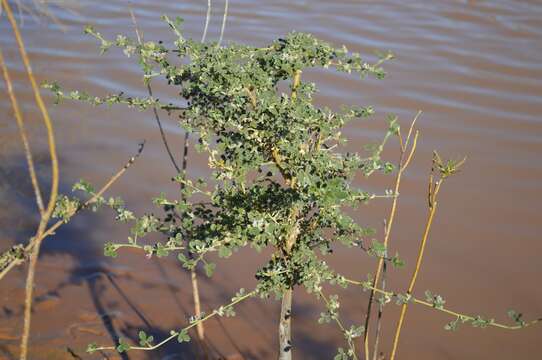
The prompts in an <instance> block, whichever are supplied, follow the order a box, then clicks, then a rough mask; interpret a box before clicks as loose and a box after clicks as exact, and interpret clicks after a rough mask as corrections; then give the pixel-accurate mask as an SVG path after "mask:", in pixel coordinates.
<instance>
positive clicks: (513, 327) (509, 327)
mask: <svg viewBox="0 0 542 360" xmlns="http://www.w3.org/2000/svg"><path fill="white" fill-rule="evenodd" d="M343 281H344V282H346V283H348V284H352V285H358V286H361V287H362V288H363V289H364V290H371V291H374V292H375V293H378V294H382V295H384V296H386V297H390V298H395V299H397V300H399V301H401V302H402V303H403V302H404V301H408V302H412V303H414V304H419V305H423V306H426V307H429V308H431V309H434V310H437V311H440V312H443V313H445V314H449V315H452V316H454V317H457V318H458V319H463V321H464V322H467V321H471V322H474V321H477V320H480V317H479V316H472V315H467V314H463V313H460V312H457V311H453V310H450V309H447V308H445V307H443V306H435V304H434V303H432V302H429V301H424V300H420V299H418V298H415V297H413V296H412V295H410V294H401V293H396V292H392V291H385V290H382V289H379V288H376V287H373V286H372V284H371V281H356V280H351V279H346V278H343ZM405 299H407V300H405ZM538 323H542V318H539V319H535V320H531V321H528V322H524V323H522V324H518V325H506V324H502V323H498V322H495V321H493V320H492V319H491V320H488V321H487V322H486V325H487V326H493V327H496V328H500V329H504V330H519V329H523V328H526V327H528V326H533V325H535V324H538Z"/></svg>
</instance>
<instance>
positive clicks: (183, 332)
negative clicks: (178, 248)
mask: <svg viewBox="0 0 542 360" xmlns="http://www.w3.org/2000/svg"><path fill="white" fill-rule="evenodd" d="M257 293H258V291H257V290H253V291H251V292H249V293H246V294H244V295H241V296H236V297H234V298H233V299H232V301H231V302H230V303H229V304H227V305H223V306H221V307H219V308H218V309H215V310H213V312H212V313H210V314H209V315H206V316H204V317H202V318H200V319H197V320H195V321H192V322H191V323H190V325H187V326H185V327H184V328H182V329H181V330H179V331H176V330H172V331H171V332H170V334H171V335H170V336H169V337H167V338H165V339H164V340H162V341H160V342H159V343H157V344H155V345H147V346H126V347H124V348H121V349H122V351H127V350H143V351H151V350H156V349H158V348H159V347H161V346H163V345H164V344H166V343H168V342H170V341H171V340H173V339H175V338H178V340H179V342H182V341H189V340H190V339H189V338H188V339H186V338H184V337H183V335H184V336H187V332H188V330H190V329H191V328H193V327H195V326H197V325H198V324H200V323H203V322H204V321H207V320H209V319H210V318H212V317H214V316H215V315H220V316H222V315H224V312H225V311H227V310H228V309H231V308H232V307H233V306H235V305H237V304H238V303H240V302H242V301H244V300H246V299H248V298H250V297H252V296H254V295H256V294H257ZM119 345H123V344H122V343H121V344H119ZM102 350H119V346H97V345H96V344H90V345H89V346H88V348H87V352H89V353H93V352H95V351H102Z"/></svg>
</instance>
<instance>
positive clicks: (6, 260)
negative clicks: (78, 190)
mask: <svg viewBox="0 0 542 360" xmlns="http://www.w3.org/2000/svg"><path fill="white" fill-rule="evenodd" d="M144 145H145V143H144V142H143V143H141V144H140V145H139V149H138V151H137V154H136V155H134V156H133V157H131V158H130V159H129V160H128V162H127V163H126V165H124V167H123V168H122V169H120V170H119V171H118V172H117V173H116V174H115V175H113V176H112V177H111V178H110V179H109V181H107V183H106V184H105V185H104V186H103V187H102V188H101V189H100V190H99V191H98V192H97V193H96V194H94V196H92V197H91V198H90V199H89V200H87V201H86V202H85V203H83V204H82V205H81V206H79V207H78V208H76V209H74V210H72V211H71V213H69V214H68V215H67V217H66V219H63V220H59V221H57V222H56V223H55V224H53V225H52V226H51V227H50V228H49V229H47V230H46V231H44V232H43V234H42V235H41V236H40V237H33V238H31V239H30V241H29V243H28V244H27V245H26V246H25V247H24V248H22V247H21V246H20V245H16V246H13V247H12V248H11V249H9V250H8V251H6V252H4V253H3V254H2V255H1V256H0V267H1V268H2V270H1V272H0V280H2V279H3V278H4V276H6V274H7V273H8V272H9V271H10V270H12V269H13V268H14V267H15V266H18V265H21V264H23V263H24V262H25V261H26V260H27V258H28V255H29V254H30V252H31V251H32V249H33V248H34V246H35V244H36V242H37V241H41V240H43V239H45V238H46V237H48V236H50V235H53V234H54V233H55V231H56V230H57V229H58V228H59V227H60V226H62V225H63V224H65V223H66V222H67V221H69V220H70V219H71V218H72V217H73V216H74V215H75V214H77V213H79V212H80V211H81V210H84V209H86V208H88V207H89V206H90V205H92V204H94V203H95V202H97V200H98V199H99V198H101V196H102V195H103V194H104V193H105V192H106V191H107V189H109V188H110V187H111V185H113V183H115V182H116V181H117V180H118V179H119V178H120V177H121V176H122V175H123V174H124V173H125V172H126V170H127V169H128V168H129V167H130V166H131V165H132V164H133V163H134V162H135V161H136V159H137V158H138V157H139V155H140V154H141V152H142V151H143V148H144Z"/></svg>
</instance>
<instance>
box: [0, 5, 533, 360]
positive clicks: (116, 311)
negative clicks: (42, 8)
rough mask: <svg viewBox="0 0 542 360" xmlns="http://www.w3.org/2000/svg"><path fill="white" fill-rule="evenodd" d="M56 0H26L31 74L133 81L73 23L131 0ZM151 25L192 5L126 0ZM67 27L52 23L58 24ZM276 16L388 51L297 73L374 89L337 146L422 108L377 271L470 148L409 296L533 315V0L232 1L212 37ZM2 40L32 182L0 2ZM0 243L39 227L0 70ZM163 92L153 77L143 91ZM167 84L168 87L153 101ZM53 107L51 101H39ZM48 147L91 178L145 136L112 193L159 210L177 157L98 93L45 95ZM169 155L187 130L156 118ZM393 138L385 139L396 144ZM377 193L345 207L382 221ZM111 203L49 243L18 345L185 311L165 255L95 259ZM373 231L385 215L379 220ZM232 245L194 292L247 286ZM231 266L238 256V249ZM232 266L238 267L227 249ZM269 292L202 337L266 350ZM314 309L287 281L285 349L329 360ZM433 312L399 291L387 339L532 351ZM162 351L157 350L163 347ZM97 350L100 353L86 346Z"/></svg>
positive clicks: (102, 88) (11, 304)
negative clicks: (453, 160) (363, 77)
mask: <svg viewBox="0 0 542 360" xmlns="http://www.w3.org/2000/svg"><path fill="white" fill-rule="evenodd" d="M68 4H69V5H70V6H69V7H68V8H60V7H55V6H53V7H51V8H50V10H51V12H52V14H54V15H55V16H56V18H57V19H58V21H59V22H60V23H61V24H62V26H60V25H58V24H56V25H55V23H54V22H51V21H50V20H46V19H41V20H39V19H38V20H36V19H33V18H32V16H30V15H28V14H25V15H24V27H23V35H24V38H25V40H26V43H27V46H28V51H29V53H30V57H31V59H32V62H33V66H34V70H35V72H36V73H37V74H38V78H39V80H45V79H55V80H57V81H59V82H61V83H63V84H64V85H65V86H66V87H68V88H78V89H86V90H88V91H90V92H94V93H97V94H105V93H107V92H118V91H119V90H126V91H127V92H129V93H131V94H135V95H144V91H145V89H144V87H143V86H142V83H141V82H140V80H139V71H138V69H137V66H135V65H134V64H133V63H131V62H130V61H126V59H125V58H124V57H123V55H122V54H121V53H118V52H114V51H113V52H111V53H109V54H107V55H106V56H99V55H98V53H97V50H96V47H95V43H94V42H93V41H92V39H89V38H87V37H85V36H84V35H82V28H83V26H84V25H85V24H89V23H90V24H93V25H95V26H96V27H97V28H99V30H100V31H101V32H102V33H104V34H106V35H111V34H115V33H119V32H122V33H126V32H130V31H132V27H131V20H130V18H129V15H128V8H127V3H126V2H124V1H118V0H110V1H107V2H102V1H100V2H96V1H80V2H68ZM132 4H133V8H134V10H135V13H136V16H137V18H138V20H139V25H140V27H141V28H142V30H143V32H144V36H145V38H147V39H161V38H162V39H170V38H171V35H170V34H169V33H168V30H167V28H166V26H164V24H163V23H162V22H161V21H160V20H159V16H160V15H161V14H169V15H172V16H177V15H178V16H182V17H183V18H185V20H186V22H185V25H184V28H185V29H186V33H187V35H188V36H192V37H195V38H200V37H201V32H202V28H203V20H204V13H205V4H206V2H205V1H203V0H201V1H179V2H167V1H133V2H132ZM222 6H223V3H222V2H218V1H217V2H216V4H215V7H214V8H213V18H212V21H211V24H210V32H209V37H210V38H212V39H216V38H217V37H218V34H219V28H220V21H221V17H222ZM62 30H64V32H63V31H62ZM289 30H298V31H306V32H312V33H314V34H315V35H316V36H318V37H321V38H323V39H326V40H329V41H331V42H333V43H335V44H337V45H340V44H345V45H346V46H347V47H348V48H350V49H351V50H354V51H359V52H361V53H363V54H371V53H372V52H373V51H375V50H391V51H392V52H394V53H395V54H396V55H397V59H396V60H394V61H393V62H392V63H390V64H389V65H388V66H387V70H388V73H389V76H388V77H387V79H386V80H385V81H374V80H368V81H364V82H357V81H354V80H352V79H350V78H348V77H344V76H342V75H338V74H330V73H312V74H310V77H311V80H314V81H316V82H317V83H318V84H319V86H320V90H321V92H320V95H319V98H318V101H320V102H321V103H323V104H326V105H330V106H336V105H338V104H340V103H349V104H360V105H366V104H371V105H373V106H374V107H375V108H376V109H377V115H376V116H375V117H374V119H373V120H372V121H370V122H367V123H357V124H354V125H352V126H350V127H349V128H348V129H347V134H348V136H349V138H350V139H351V141H350V143H349V147H350V148H351V149H352V150H357V149H361V147H362V145H363V144H365V143H367V142H375V141H377V140H378V139H379V136H381V135H382V131H383V129H384V126H385V125H384V119H385V118H386V115H387V114H389V113H395V114H398V115H399V117H400V118H401V119H402V120H403V122H407V121H408V120H409V119H410V118H411V117H412V116H413V115H414V114H415V112H416V111H417V110H418V109H420V110H423V111H424V113H423V116H422V118H421V119H420V121H419V127H420V131H421V139H420V144H419V147H418V153H417V158H416V159H415V161H414V162H413V164H412V166H411V168H410V169H409V171H408V173H407V174H406V176H405V179H404V186H403V189H402V191H401V200H400V205H399V217H398V220H397V224H396V225H397V226H396V227H395V228H394V230H393V238H392V247H393V249H394V250H397V251H399V253H400V254H401V255H402V256H403V257H404V258H405V259H406V260H407V267H406V269H405V270H403V271H393V272H392V273H391V274H390V275H391V280H390V281H389V284H390V286H391V287H393V288H396V289H404V287H405V282H406V280H407V277H408V275H409V274H410V272H411V270H412V264H413V263H414V256H415V251H416V247H417V243H418V240H419V238H420V235H421V232H422V226H423V221H424V217H425V213H426V208H425V206H426V205H425V194H424V192H425V190H426V182H427V173H428V170H429V167H430V157H431V152H432V150H433V149H438V150H439V151H440V153H441V154H443V155H445V156H451V157H454V156H467V157H468V162H467V165H466V166H465V168H464V170H463V172H462V173H461V174H460V175H459V176H457V177H455V178H453V179H451V180H450V181H449V183H447V184H446V185H445V187H444V188H443V190H442V193H441V194H442V197H441V201H440V205H439V206H440V209H439V212H438V214H437V217H436V221H435V225H434V227H433V231H432V234H431V238H430V242H429V246H428V249H427V257H426V261H425V263H424V266H423V269H422V273H421V275H420V277H419V282H418V286H417V289H418V290H417V293H418V294H420V295H422V296H423V291H424V290H425V289H431V290H433V291H434V292H436V293H439V294H442V295H443V296H444V298H445V299H446V301H447V305H449V306H450V307H451V308H453V309H458V310H464V311H465V312H467V313H472V314H484V315H487V316H494V317H496V318H497V319H498V320H505V321H506V311H507V310H508V309H509V308H513V307H516V308H518V309H520V310H521V311H523V313H524V314H525V318H527V319H529V318H533V317H536V316H540V315H541V314H542V288H541V287H540V286H539V284H540V275H541V274H542V263H541V261H540V253H541V252H542V242H541V241H540V233H541V230H542V222H541V221H540V213H541V211H542V183H541V182H540V179H541V178H542V161H541V160H540V155H541V154H542V119H541V118H540V114H541V113H542V62H541V59H542V4H541V3H540V2H537V1H522V2H515V1H491V2H490V1H469V2H464V1H439V2H433V1H425V2H423V1H408V2H406V1H317V0H313V1H282V0H280V1H239V0H237V1H231V3H230V12H229V18H228V24H227V27H226V32H225V40H226V41H238V42H243V43H250V44H254V45H263V44H266V43H267V42H269V41H271V40H272V39H274V38H275V37H277V36H281V35H283V34H284V33H285V32H287V31H289ZM0 45H1V46H2V48H3V50H4V52H5V53H6V56H7V58H8V63H9V66H10V68H11V69H12V72H13V77H15V80H16V84H15V85H16V90H17V91H18V94H19V96H20V100H21V102H22V104H23V108H24V112H25V115H26V116H27V121H28V127H29V128H30V133H31V135H32V136H33V139H35V140H34V143H33V146H34V149H35V151H36V152H37V154H38V155H37V163H38V166H39V175H40V177H41V178H42V179H43V181H44V184H46V183H47V177H48V170H49V169H48V165H47V157H46V154H45V153H44V148H45V143H44V141H43V140H40V138H43V129H42V128H41V127H40V123H39V116H38V114H37V112H36V109H35V107H34V105H33V103H32V101H31V100H32V98H31V94H30V92H29V86H28V84H27V82H26V80H25V78H24V74H23V73H22V68H21V66H20V65H19V62H18V57H17V54H16V49H15V47H14V42H13V39H12V37H11V33H10V30H9V28H8V23H7V21H6V19H5V18H0ZM0 86H1V89H2V91H1V92H0V93H1V94H2V95H1V98H0V99H1V101H0V119H1V121H0V156H1V162H0V199H1V202H2V204H3V206H2V211H1V212H0V224H1V226H0V246H1V248H2V249H4V248H6V247H8V246H9V245H10V244H12V243H13V242H14V241H24V240H25V239H26V237H27V236H28V235H29V234H30V232H31V229H33V226H35V223H36V218H33V217H31V216H30V215H29V214H31V213H35V210H36V209H35V206H34V205H33V199H32V192H31V188H30V185H29V184H28V182H27V180H26V168H25V163H24V158H23V156H22V150H21V146H20V145H19V143H18V141H17V139H18V138H17V132H16V128H15V126H14V121H13V120H12V116H11V110H10V107H9V104H8V102H7V100H6V97H5V96H6V94H5V92H4V91H3V89H4V87H3V84H2V85H0ZM158 90H159V89H157V91H158ZM166 96H169V95H167V94H164V95H163V96H162V97H163V98H164V97H166ZM48 101H49V103H52V101H51V99H50V98H48ZM51 114H52V116H53V118H54V119H55V124H56V129H57V136H58V139H59V152H60V156H61V173H62V179H63V183H62V190H63V191H65V192H68V191H69V188H70V184H71V183H73V182H74V181H76V180H77V179H79V178H85V179H87V180H89V181H91V182H93V183H95V184H100V183H101V182H103V181H105V179H107V178H108V177H109V176H110V175H111V174H112V173H113V172H115V171H116V169H117V168H119V167H120V166H122V164H123V163H124V162H125V161H126V159H127V158H128V157H129V156H131V155H132V154H133V152H134V151H135V149H136V148H137V143H138V142H139V141H141V140H142V139H146V140H147V146H146V149H145V151H144V154H143V156H142V157H141V159H140V160H139V161H138V162H137V163H136V164H135V165H134V167H133V168H131V169H130V170H129V173H128V174H127V175H126V176H124V177H123V178H122V180H121V181H119V182H118V183H117V184H116V185H115V186H114V188H113V189H112V191H111V193H114V194H118V195H121V196H122V197H124V198H125V200H126V201H127V203H128V204H129V206H130V207H131V208H133V209H135V210H136V211H138V212H139V213H144V212H151V211H155V209H153V207H152V205H151V203H150V199H151V198H152V197H153V196H155V195H156V194H158V193H159V192H161V191H165V192H167V193H168V194H171V195H172V196H173V195H174V193H175V189H174V188H173V187H172V185H171V184H170V182H169V181H168V179H169V177H170V176H171V175H172V168H171V165H170V164H169V162H168V159H167V157H166V155H165V153H164V150H163V146H162V144H161V142H160V138H159V136H158V131H157V129H156V126H155V123H154V122H153V119H152V117H151V114H149V113H139V112H137V111H125V110H124V109H122V108H113V109H112V110H107V109H93V108H90V107H87V106H81V105H79V104H71V103H66V104H63V105H61V106H57V107H51ZM164 121H165V124H164V126H165V129H166V131H167V135H168V137H169V139H170V141H171V143H172V146H173V148H174V150H175V152H176V153H177V154H179V153H180V152H181V146H182V141H181V139H182V135H183V133H182V130H181V129H179V128H178V127H177V126H176V124H175V122H174V121H173V120H170V119H165V120H164ZM396 151H397V147H396V146H394V145H392V146H391V147H390V148H389V150H388V151H387V152H386V156H387V157H388V158H389V159H390V160H394V159H396V155H397V154H396ZM205 164H206V162H205V159H203V158H201V157H198V156H193V157H192V158H191V162H190V165H189V166H190V169H191V171H193V173H194V174H205V173H206V170H205V168H206V167H205ZM359 184H360V186H365V187H367V188H369V189H372V190H378V191H382V190H383V189H386V188H388V187H390V186H391V179H390V178H386V177H375V178H373V179H371V180H370V181H369V182H367V181H366V180H363V179H360V181H359ZM388 206H389V203H388V202H385V201H378V202H374V203H373V204H370V205H368V206H366V207H363V208H361V209H360V210H359V213H358V215H357V216H358V219H359V221H360V223H363V224H372V225H373V226H376V227H378V228H380V225H379V224H380V223H381V221H382V219H383V218H384V216H385V214H386V211H387V207H388ZM111 218H112V214H107V213H101V214H91V213H90V214H84V215H81V216H79V217H78V218H77V220H75V221H74V222H73V223H72V224H70V225H69V226H66V227H64V228H63V229H62V230H61V231H59V232H58V234H57V236H56V237H55V238H52V239H49V240H47V242H46V245H45V247H44V251H43V255H42V257H41V259H40V265H39V272H38V275H37V280H38V283H37V286H36V296H37V298H36V312H35V315H34V319H33V321H34V322H33V329H32V348H33V351H32V358H33V359H61V358H66V357H68V356H69V355H68V352H67V350H66V349H67V347H69V348H70V349H71V351H73V352H75V353H77V354H79V355H81V356H83V357H84V358H86V356H85V354H84V351H83V349H84V347H85V345H86V344H87V343H89V342H91V341H97V342H100V343H111V342H112V341H114V340H116V339H118V338H119V337H122V338H134V337H135V336H136V333H137V329H142V328H143V329H147V330H148V332H150V333H153V334H154V335H155V338H160V337H162V336H165V335H167V333H168V331H169V329H171V328H175V327H179V326H180V325H181V324H184V323H185V322H186V320H187V318H188V317H189V316H190V314H191V303H190V287H189V279H188V277H187V275H186V274H185V273H184V272H182V270H180V269H179V268H178V264H177V263H176V261H175V260H174V259H167V260H165V261H164V260H163V261H160V262H156V261H154V260H147V259H145V258H144V257H143V256H142V255H141V254H139V253H132V252H129V251H128V252H123V253H122V254H121V255H120V256H119V258H118V259H117V260H115V261H113V262H112V261H110V260H109V259H106V258H104V257H103V256H102V255H101V251H102V250H101V249H102V245H103V243H104V242H105V241H110V240H113V239H119V238H123V237H125V236H126V235H127V229H125V228H122V227H119V226H118V225H117V224H115V223H114V222H113V221H111ZM380 233H381V231H380ZM247 254H248V253H243V252H242V253H240V254H236V255H235V256H234V258H233V260H232V261H231V262H229V263H223V262H221V263H220V264H219V268H218V273H217V275H216V277H214V278H213V279H211V280H205V279H204V280H203V284H202V297H203V302H204V307H205V308H206V309H210V308H211V307H212V306H215V305H217V304H219V303H221V302H222V301H224V300H226V299H228V297H229V296H230V294H231V293H232V292H233V291H235V290H236V289H238V288H240V287H245V288H250V287H251V286H253V285H254V280H253V276H252V274H253V272H254V269H256V268H257V267H258V266H259V265H260V264H261V262H262V261H263V259H262V258H261V257H253V256H247ZM331 262H333V263H334V264H336V265H337V266H338V267H339V269H341V270H342V271H344V272H346V273H347V274H349V275H350V276H357V277H360V278H361V277H364V276H365V274H366V273H367V272H372V271H374V270H373V269H374V261H372V260H369V259H367V258H366V257H365V256H364V255H362V254H358V253H353V252H351V251H344V250H340V249H338V251H337V252H336V255H335V258H334V259H332V260H331ZM233 264H236V265H233ZM239 264H241V265H239ZM23 287H24V273H23V272H22V271H21V270H17V271H14V272H13V273H12V274H10V275H9V276H8V278H7V279H5V280H4V281H3V283H2V285H1V287H0V297H1V303H2V307H1V309H0V358H8V359H9V358H11V357H14V356H15V354H16V353H17V342H18V338H17V336H18V334H19V333H20V330H21V316H20V314H21V311H22V309H21V305H20V304H21V299H22V296H23ZM330 291H333V292H338V293H340V294H341V296H342V299H343V300H342V301H343V304H342V312H343V316H344V318H345V321H346V322H347V323H352V322H357V323H359V322H361V319H362V317H363V313H364V308H365V304H366V301H367V295H366V294H359V293H358V292H357V291H354V290H353V289H352V290H349V291H340V292H339V291H338V290H335V289H333V290H330ZM277 310H278V307H277V303H276V302H274V301H268V302H265V303H264V302H260V301H256V300H255V301H250V302H248V303H246V304H245V305H242V306H240V307H239V311H238V313H239V316H238V317H236V318H234V319H222V320H221V321H215V320H213V321H210V322H209V323H208V325H207V326H208V327H207V333H208V338H209V341H210V343H211V347H212V348H213V349H214V350H213V351H214V352H216V353H218V354H222V355H224V356H226V355H231V354H242V356H244V357H245V358H255V359H269V358H274V357H275V343H276V341H277V337H276V334H275V327H276V325H277V315H278V312H277ZM320 311H322V309H321V307H320V305H319V304H318V303H316V302H315V301H314V300H313V299H312V298H311V297H310V296H308V295H306V294H303V292H302V291H299V292H298V293H296V301H295V304H294V313H295V321H294V341H295V343H294V352H295V355H296V356H297V358H299V359H328V358H331V357H332V355H333V352H334V348H336V347H337V346H340V345H341V336H340V334H339V333H338V332H337V330H336V329H335V328H334V327H333V326H322V325H318V324H316V317H317V316H318V314H319V313H320ZM396 316H397V308H396V307H395V306H389V309H388V310H387V312H385V314H384V329H383V338H384V340H383V347H382V349H383V350H384V351H385V352H388V351H389V349H390V337H391V335H392V331H393V327H394V324H395V321H396ZM450 320H452V319H449V318H448V317H447V316H444V315H441V314H438V313H434V312H431V311H427V310H426V309H420V308H417V307H414V306H413V307H412V308H411V309H410V310H409V313H408V317H407V323H406V327H405V331H404V334H403V337H402V341H401V346H400V353H399V354H400V355H401V358H403V359H486V358H487V359H489V358H491V359H511V358H513V359H532V358H535V357H536V356H537V355H535V354H538V353H539V348H540V344H539V341H540V338H541V335H542V330H541V328H529V329H525V330H523V331H521V332H506V331H503V330H498V329H485V330H480V329H471V328H464V329H462V330H461V331H460V332H457V333H448V332H446V331H445V330H443V325H444V324H445V323H446V322H448V321H450ZM195 354H197V347H196V346H188V345H186V346H178V345H174V346H171V347H169V348H167V349H165V350H164V351H162V352H157V353H154V354H150V355H149V354H142V353H133V354H130V355H129V357H124V358H125V359H127V358H130V359H157V358H168V359H173V358H175V359H176V358H179V359H181V358H186V359H189V358H194V357H195V356H197V355H195ZM168 355H169V356H168ZM96 358H101V357H96Z"/></svg>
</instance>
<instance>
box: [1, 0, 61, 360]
mask: <svg viewBox="0 0 542 360" xmlns="http://www.w3.org/2000/svg"><path fill="white" fill-rule="evenodd" d="M2 3H3V5H4V9H5V11H6V15H7V17H8V20H9V22H10V24H11V28H12V29H13V33H14V35H15V39H16V41H17V46H18V48H19V53H20V55H21V58H22V60H23V64H24V67H25V70H26V73H27V75H28V79H29V80H30V84H31V86H32V91H33V92H34V98H35V100H36V104H37V105H38V108H39V109H40V112H41V114H42V116H43V122H44V124H45V128H46V129H47V140H48V143H49V156H50V157H51V172H52V181H51V191H50V195H49V202H48V204H47V208H46V209H45V211H44V212H43V214H42V216H41V220H40V223H39V225H38V230H37V232H36V237H35V238H36V239H37V240H36V241H35V242H36V244H35V246H34V249H33V251H32V254H31V255H30V267H29V269H28V275H27V278H26V286H25V289H26V296H25V310H24V325H23V335H22V339H21V354H20V358H21V360H25V359H26V358H27V354H28V340H29V337H30V321H31V308H32V296H33V295H32V293H33V289H34V276H35V270H36V264H37V261H38V256H39V249H40V245H41V239H43V238H42V237H41V235H42V234H43V232H44V231H45V228H46V226H47V224H48V222H49V219H50V218H51V215H52V214H53V211H54V208H55V204H56V198H57V195H58V182H59V175H58V159H57V154H56V144H55V135H54V129H53V125H52V122H51V119H50V117H49V113H48V111H47V107H46V106H45V103H44V102H43V99H42V97H41V94H40V92H39V87H38V84H37V83H36V79H35V78H34V73H33V72H32V66H31V65H30V60H29V58H28V54H27V53H26V48H25V46H24V41H23V38H22V36H21V33H20V32H19V28H18V26H17V22H16V20H15V17H14V16H13V12H12V10H11V7H10V5H9V3H8V2H7V0H2Z"/></svg>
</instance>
